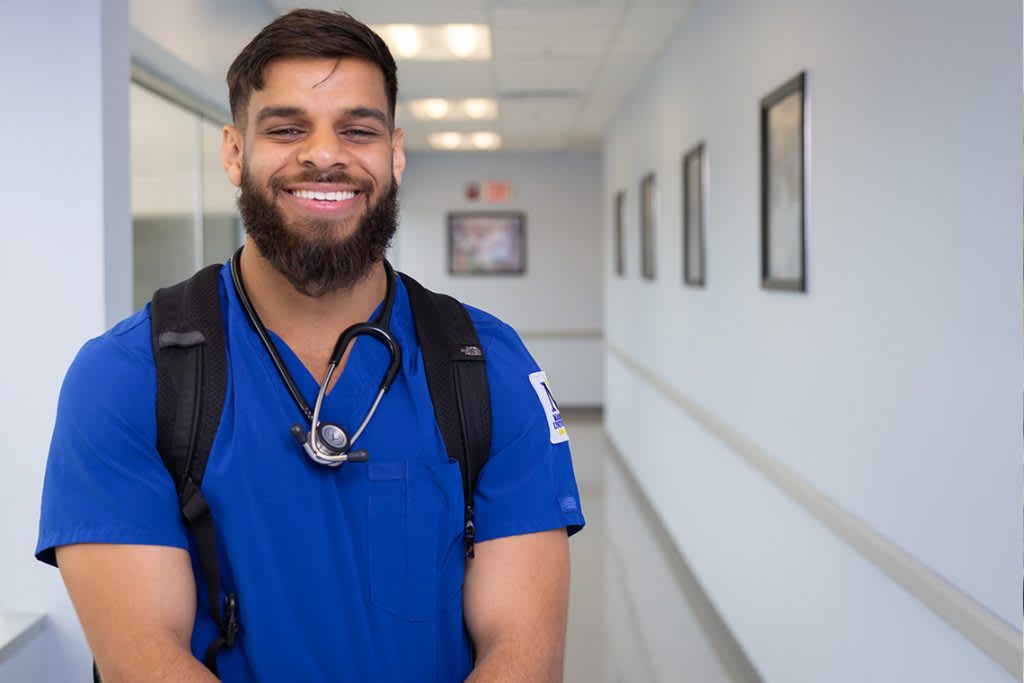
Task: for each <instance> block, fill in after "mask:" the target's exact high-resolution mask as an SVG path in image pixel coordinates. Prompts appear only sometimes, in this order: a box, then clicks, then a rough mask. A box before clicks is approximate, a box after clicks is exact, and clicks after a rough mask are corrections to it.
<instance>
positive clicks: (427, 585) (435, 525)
mask: <svg viewBox="0 0 1024 683" xmlns="http://www.w3.org/2000/svg"><path fill="white" fill-rule="evenodd" d="M451 467H452V466H451V465H434V464H433V463H428V462H416V461H412V462H404V463H376V464H374V463H370V465H369V468H368V476H369V479H370V496H369V499H368V501H367V504H368V506H369V507H368V510H367V525H368V529H367V540H368V543H369V559H370V601H371V602H372V603H373V604H374V605H376V606H377V607H380V608H381V609H384V610H386V611H387V612H390V613H391V614H394V615H396V616H399V617H402V618H403V619H407V620H410V621H424V620H432V619H434V618H435V616H436V613H437V612H438V610H441V609H445V607H446V605H445V604H444V603H446V602H447V600H448V599H450V594H451V587H450V584H451V579H452V578H455V577H450V576H444V574H451V573H453V572H455V571H456V570H457V572H458V577H457V581H458V585H459V587H461V585H462V566H461V564H460V565H459V566H458V567H453V566H452V562H451V559H450V556H451V548H452V547H453V546H458V545H459V541H460V540H461V531H462V528H461V523H460V522H458V521H456V520H454V515H453V511H456V512H458V511H460V510H461V501H462V489H461V478H460V477H461V475H460V473H459V470H458V464H455V466H454V467H455V471H454V473H453V472H452V471H451ZM453 476H454V480H453ZM453 481H454V483H455V487H454V489H453V487H452V485H451V484H452V482H453ZM453 493H455V494H457V496H458V498H457V500H454V499H453ZM453 521H455V523H454V524H453ZM459 559H460V560H461V558H459Z"/></svg>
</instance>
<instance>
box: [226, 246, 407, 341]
mask: <svg viewBox="0 0 1024 683" xmlns="http://www.w3.org/2000/svg"><path fill="white" fill-rule="evenodd" d="M239 267H240V268H241V272H242V280H243V281H244V282H245V289H246V291H247V292H248V294H249V300H250V301H251V302H252V305H253V307H254V308H255V309H256V312H257V313H258V314H259V316H260V319H261V320H262V321H263V324H264V325H266V327H267V328H268V329H271V330H273V331H274V332H276V333H277V334H278V335H279V336H281V337H282V338H283V339H284V340H285V341H286V342H288V344H289V345H291V346H300V347H301V346H307V345H310V344H315V345H319V344H320V343H323V342H322V341H319V342H318V340H319V338H320V337H323V338H324V339H330V340H331V343H332V344H333V341H334V339H335V338H336V337H337V335H338V334H339V333H340V332H341V331H342V330H344V329H346V328H347V327H348V326H349V325H353V324H355V323H359V322H366V321H367V320H368V319H369V317H370V315H371V314H372V313H373V311H374V309H375V308H377V305H378V304H380V302H381V301H383V299H384V296H385V294H386V293H387V276H386V272H385V269H384V264H383V262H379V263H376V264H374V266H373V268H371V269H370V271H369V272H368V273H367V274H366V276H365V277H363V279H361V280H360V281H359V282H357V283H356V284H354V285H353V286H352V287H349V288H347V289H343V290H338V291H334V292H329V293H327V294H324V295H322V296H319V297H311V296H308V295H306V294H303V293H302V292H299V291H298V290H297V289H295V287H293V286H292V284H291V283H290V282H288V280H287V278H285V277H284V276H283V275H281V273H279V272H277V270H275V269H274V267H273V266H272V265H271V264H270V262H269V261H268V260H267V259H266V258H265V257H264V256H263V255H262V254H261V253H260V251H259V249H257V248H256V245H254V244H253V243H252V241H251V240H249V239H248V238H247V239H246V241H245V249H243V250H242V254H241V262H240V263H239ZM311 335H312V336H315V337H316V338H317V340H314V339H310V338H309V337H310V336H311Z"/></svg>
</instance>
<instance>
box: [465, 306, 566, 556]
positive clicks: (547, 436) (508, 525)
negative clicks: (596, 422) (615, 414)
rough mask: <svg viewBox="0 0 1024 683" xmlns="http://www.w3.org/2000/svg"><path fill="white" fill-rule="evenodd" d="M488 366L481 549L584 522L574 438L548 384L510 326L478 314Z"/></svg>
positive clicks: (479, 490) (477, 506)
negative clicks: (506, 538) (487, 444)
mask: <svg viewBox="0 0 1024 683" xmlns="http://www.w3.org/2000/svg"><path fill="white" fill-rule="evenodd" d="M470 312H471V314H472V316H473V318H474V323H476V326H477V331H478V334H479V336H480V342H481V344H482V345H483V347H484V355H485V357H486V359H487V380H488V384H489V386H490V396H491V415H492V426H491V453H490V457H489V458H488V460H487V464H486V465H484V467H483V470H482V471H481V473H480V476H479V479H478V481H477V486H476V491H475V494H474V510H475V523H476V539H477V541H486V540H489V539H493V538H500V537H504V536H514V535H517V534H527V533H533V532H538V531H548V530H551V529H559V528H565V529H566V530H567V532H568V533H569V534H570V535H572V534H573V533H575V532H577V531H579V530H580V529H581V528H583V525H584V524H585V521H584V519H583V511H582V508H581V505H580V497H579V490H578V488H577V485H576V476H575V474H574V473H573V467H572V457H571V455H570V452H569V440H568V434H567V433H566V431H565V428H564V425H562V423H561V414H560V412H559V410H558V406H557V403H556V402H555V398H554V393H553V391H552V390H551V388H550V385H549V384H548V382H547V379H546V376H545V375H544V373H543V372H542V371H541V370H540V368H539V367H538V366H537V363H536V361H534V360H533V358H532V357H531V356H530V354H529V352H528V351H527V350H526V347H525V346H524V345H523V342H522V341H521V340H520V338H519V336H518V335H517V334H516V333H515V331H514V330H512V328H511V327H509V326H508V325H506V324H504V323H502V322H500V321H498V320H496V319H494V318H491V317H490V316H487V315H486V314H483V313H481V312H479V311H476V310H475V309H470Z"/></svg>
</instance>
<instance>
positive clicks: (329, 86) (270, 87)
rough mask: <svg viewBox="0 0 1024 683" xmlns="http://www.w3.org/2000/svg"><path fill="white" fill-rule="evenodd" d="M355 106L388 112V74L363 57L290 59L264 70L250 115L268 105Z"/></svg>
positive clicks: (252, 101) (282, 60)
mask: <svg viewBox="0 0 1024 683" xmlns="http://www.w3.org/2000/svg"><path fill="white" fill-rule="evenodd" d="M332 104H333V105H334V106H336V107H350V106H353V105H360V106H369V107H376V108H379V109H381V110H384V111H386V110H387V92H386V90H385V87H384V74H383V72H382V71H381V70H380V67H378V66H377V65H376V64H374V63H373V62H371V61H369V60H366V59H362V58H359V57H342V58H338V59H336V58H333V57H286V58H282V59H276V60H274V61H272V62H270V63H269V64H267V66H266V67H264V69H263V87H262V88H261V89H259V90H253V92H252V94H251V95H250V98H249V114H250V116H251V115H252V114H253V112H254V111H255V110H258V109H259V108H261V107H265V106H277V105H290V106H300V107H302V106H304V105H305V106H331V105H332Z"/></svg>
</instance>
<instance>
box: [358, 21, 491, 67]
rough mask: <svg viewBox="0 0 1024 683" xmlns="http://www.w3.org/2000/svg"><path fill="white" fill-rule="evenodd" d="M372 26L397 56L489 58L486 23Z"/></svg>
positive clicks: (488, 37) (428, 58)
mask: <svg viewBox="0 0 1024 683" xmlns="http://www.w3.org/2000/svg"><path fill="white" fill-rule="evenodd" d="M370 28H372V29H373V30H374V31H376V32H377V33H378V34H379V35H380V37H381V38H383V39H384V42H386V43H387V44H388V47H390V48H391V51H392V52H393V53H394V54H395V57H396V58H397V59H416V60H424V61H446V60H455V59H466V60H485V59H490V58H491V29H490V27H489V26H487V25H486V24H415V25H414V24H377V25H373V26H371V27H370Z"/></svg>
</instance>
